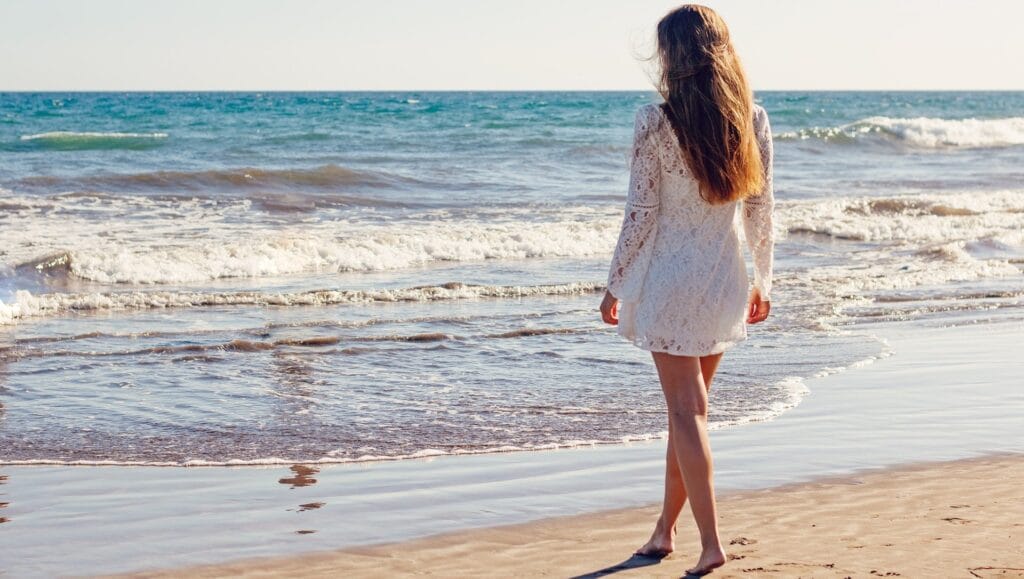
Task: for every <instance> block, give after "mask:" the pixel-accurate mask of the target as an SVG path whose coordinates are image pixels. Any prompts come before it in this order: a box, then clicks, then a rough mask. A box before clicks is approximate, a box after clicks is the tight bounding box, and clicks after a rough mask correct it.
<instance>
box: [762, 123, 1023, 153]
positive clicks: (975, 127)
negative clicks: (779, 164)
mask: <svg viewBox="0 0 1024 579" xmlns="http://www.w3.org/2000/svg"><path fill="white" fill-rule="evenodd" d="M775 138H776V139H779V140H786V141H800V140H820V141H825V142H829V143H854V142H860V141H868V142H871V141H876V142H877V141H881V142H889V143H896V144H901V145H904V146H908V147H913V148H923V149H950V148H952V149H956V148H965V149H973V148H990V147H1011V146H1016V145H1024V117H1009V118H1002V119H937V118H929V117H917V118H909V119H908V118H893V117H870V118H866V119H862V120H859V121H855V122H853V123H849V124H845V125H840V126H837V127H813V128H809V129H802V130H800V131H792V132H786V133H781V134H778V135H776V137H775Z"/></svg>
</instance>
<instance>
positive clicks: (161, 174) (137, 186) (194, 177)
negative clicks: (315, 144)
mask: <svg viewBox="0 0 1024 579" xmlns="http://www.w3.org/2000/svg"><path fill="white" fill-rule="evenodd" d="M414 184H415V185H424V186H425V185H429V184H427V183H424V182H422V181H419V180H417V179H413V178H411V177H402V176H398V175H390V174H385V173H380V172H372V171H357V170H354V169H349V168H346V167H341V166H339V165H334V164H328V165H321V166H318V167H309V168H301V169H274V168H258V167H240V168H235V169H216V170H206V171H154V172H149V173H125V174H121V173H114V174H107V175H91V176H82V177H75V178H67V177H57V176H33V177H26V178H23V179H21V180H20V181H18V182H16V186H17V188H18V189H25V190H44V191H55V190H69V189H79V190H82V189H84V190H89V191H103V192H164V191H167V192H202V191H216V192H230V191H254V190H258V191H265V190H267V189H270V190H273V191H285V192H294V191H296V190H299V191H303V190H304V191H317V192H329V191H347V190H354V189H384V188H396V187H403V186H407V185H414ZM316 200H317V199H312V200H311V201H316ZM320 201H321V202H330V199H321V200H320ZM340 201H341V202H342V203H343V202H344V201H345V199H342V200H340ZM365 201H366V202H367V204H381V205H384V204H386V201H384V200H378V201H377V202H375V203H373V202H371V201H373V200H369V199H367V200H365Z"/></svg>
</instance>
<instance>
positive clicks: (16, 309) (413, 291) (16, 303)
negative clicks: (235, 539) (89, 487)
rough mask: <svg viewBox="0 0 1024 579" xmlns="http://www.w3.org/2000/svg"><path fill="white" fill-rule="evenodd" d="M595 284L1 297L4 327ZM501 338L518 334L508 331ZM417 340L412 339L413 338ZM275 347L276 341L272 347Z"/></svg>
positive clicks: (587, 289)
mask: <svg viewBox="0 0 1024 579" xmlns="http://www.w3.org/2000/svg"><path fill="white" fill-rule="evenodd" d="M603 289H604V285H603V284H600V283H595V282H573V283H565V284H549V285H533V286H530V285H525V286H519V285H473V284H465V283H459V282H453V283H446V284H441V285H432V286H417V287H411V288H401V289H376V290H316V291H304V292H279V293H274V292H189V291H146V292H142V291H134V292H93V293H47V294H39V295H33V294H32V293H30V292H28V291H25V290H18V291H16V292H15V295H14V300H13V301H12V303H10V304H5V303H4V302H3V301H0V325H4V324H11V323H14V322H16V321H18V320H21V319H25V318H31V317H39V316H48V315H57V314H61V313H66V312H70V311H109V310H137V309H154V308H187V307H208V306H330V305H338V304H365V303H373V302H428V301H441V300H446V301H447V300H463V299H479V298H503V299H509V298H523V297H533V296H555V295H581V294H589V293H595V292H598V291H601V290H603ZM497 337H512V336H511V335H503V336H497ZM409 339H410V340H411V339H413V338H412V337H410V338H409ZM271 346H273V345H271Z"/></svg>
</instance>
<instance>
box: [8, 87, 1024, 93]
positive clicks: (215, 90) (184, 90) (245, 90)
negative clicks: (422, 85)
mask: <svg viewBox="0 0 1024 579" xmlns="http://www.w3.org/2000/svg"><path fill="white" fill-rule="evenodd" d="M413 92H416V93H455V92H481V93H530V92H606V93H607V92H657V90H656V89H654V88H653V87H652V88H635V89H633V88H607V89H606V88H516V89H496V88H451V89H447V88H446V89H434V88H432V89H378V88H374V89H324V88H316V89H288V88H283V89H280V88H279V89H254V88H241V89H223V88H212V89H209V88H208V89H187V88H181V89H177V88H175V89H2V88H0V94H8V93H413ZM753 92H754V93H755V94H756V93H759V92H907V93H909V92H1024V88H768V89H755V90H754V91H753Z"/></svg>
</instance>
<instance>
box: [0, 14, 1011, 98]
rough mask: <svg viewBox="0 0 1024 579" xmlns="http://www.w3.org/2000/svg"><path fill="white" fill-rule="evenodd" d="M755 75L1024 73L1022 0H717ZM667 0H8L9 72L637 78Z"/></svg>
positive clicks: (180, 85) (290, 82) (369, 78)
mask: <svg viewBox="0 0 1024 579" xmlns="http://www.w3.org/2000/svg"><path fill="white" fill-rule="evenodd" d="M705 3H706V4H707V5H708V6H711V7H712V8H714V9H715V10H717V11H718V12H719V13H720V14H721V15H722V16H723V17H724V18H725V20H726V22H727V23H728V25H729V27H730V29H731V31H732V36H733V41H734V43H735V45H736V47H737V50H738V51H739V53H740V56H741V58H742V59H743V62H744V64H745V66H746V68H747V72H748V75H749V77H750V80H751V84H752V85H753V87H754V89H755V90H845V89H864V90H928V89H936V90H938V89H943V90H982V89H988V90H995V89H1010V90H1022V89H1024V68H1022V62H1024V34H1022V33H1021V31H1020V26H1021V22H1024V2H1021V1H1020V0H977V1H971V2H968V1H967V0H959V1H942V0H720V1H716V0H707V2H705ZM678 4H679V3H678V2H669V1H663V0H512V1H510V0H0V90H119V91H120V90H570V89H573V90H620V89H621V90H634V89H646V88H650V87H651V83H650V80H649V65H647V64H645V62H644V61H643V57H644V56H649V55H650V53H651V52H652V50H653V33H654V27H655V25H656V23H657V21H658V19H659V18H660V17H661V16H662V15H664V14H665V13H666V12H667V11H668V10H670V9H671V8H673V7H675V6H677V5H678Z"/></svg>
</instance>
